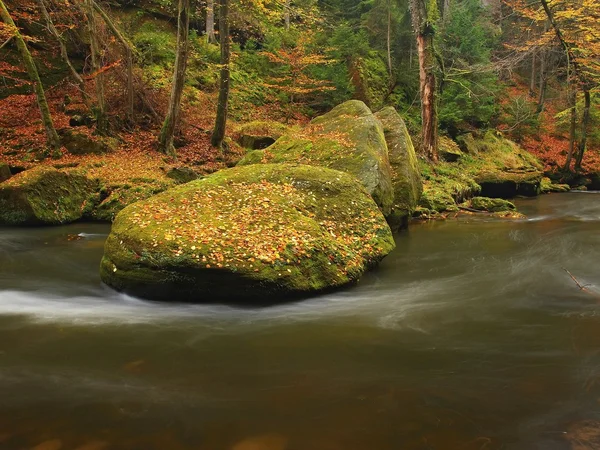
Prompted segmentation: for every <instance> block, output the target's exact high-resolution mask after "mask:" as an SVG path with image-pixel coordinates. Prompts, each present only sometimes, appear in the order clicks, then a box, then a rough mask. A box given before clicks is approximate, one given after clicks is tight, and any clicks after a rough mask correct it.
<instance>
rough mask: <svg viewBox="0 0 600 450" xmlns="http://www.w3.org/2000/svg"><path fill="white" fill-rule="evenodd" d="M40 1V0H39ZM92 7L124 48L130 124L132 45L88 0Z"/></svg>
mask: <svg viewBox="0 0 600 450" xmlns="http://www.w3.org/2000/svg"><path fill="white" fill-rule="evenodd" d="M39 1H42V0H39ZM90 1H91V2H92V3H93V5H94V9H95V10H96V11H97V12H98V14H100V17H102V20H104V23H105V24H106V25H107V26H108V28H109V29H110V31H112V33H113V34H114V35H115V37H116V38H117V39H118V40H119V42H121V45H123V47H124V48H125V60H126V62H127V121H128V122H129V124H130V125H132V124H133V123H134V121H135V108H134V98H135V95H134V88H133V54H134V46H133V44H132V43H131V42H130V41H129V39H127V38H126V37H125V36H124V35H123V33H121V30H119V28H118V27H117V26H116V25H115V23H114V22H113V21H112V20H111V18H110V17H109V16H108V14H106V11H104V10H103V9H102V8H101V7H100V5H98V3H96V2H95V1H94V0H90Z"/></svg>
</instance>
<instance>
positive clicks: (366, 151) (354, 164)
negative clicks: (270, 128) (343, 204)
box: [239, 100, 394, 216]
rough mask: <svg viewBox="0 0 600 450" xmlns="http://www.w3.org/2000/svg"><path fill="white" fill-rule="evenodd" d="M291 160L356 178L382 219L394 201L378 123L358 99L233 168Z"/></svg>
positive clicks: (251, 155) (342, 105) (255, 153)
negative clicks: (377, 208)
mask: <svg viewBox="0 0 600 450" xmlns="http://www.w3.org/2000/svg"><path fill="white" fill-rule="evenodd" d="M282 162H291V163H299V164H307V165H312V166H319V167H326V168H329V169H335V170H340V171H342V172H346V173H349V174H351V175H353V176H354V177H356V178H357V179H358V180H359V181H360V182H361V183H362V185H363V186H364V187H365V189H366V190H367V192H368V193H369V194H370V195H371V196H372V197H373V199H374V200H375V203H377V205H379V207H380V209H381V211H382V212H383V214H384V215H385V216H388V215H390V214H391V211H392V206H393V203H394V190H393V187H392V177H391V168H390V163H389V159H388V150H387V144H386V141H385V136H384V132H383V126H382V124H381V122H380V121H379V120H378V119H377V118H376V117H375V116H374V115H373V113H372V112H371V110H370V109H369V108H368V107H367V106H366V105H365V104H364V103H363V102H361V101H358V100H350V101H348V102H345V103H342V104H341V105H338V106H336V107H335V108H333V109H332V110H331V111H330V112H328V113H327V114H324V115H322V116H320V117H317V118H315V119H314V120H313V121H312V122H311V124H310V126H309V127H308V128H306V129H305V130H303V131H302V132H301V133H297V132H294V133H288V134H285V135H284V136H282V137H281V138H279V139H278V140H277V141H276V142H275V144H273V145H271V146H270V147H268V148H267V149H265V150H254V151H251V152H249V153H248V154H247V155H246V156H245V157H244V158H242V160H241V161H240V163H239V165H249V164H261V163H262V164H265V163H282Z"/></svg>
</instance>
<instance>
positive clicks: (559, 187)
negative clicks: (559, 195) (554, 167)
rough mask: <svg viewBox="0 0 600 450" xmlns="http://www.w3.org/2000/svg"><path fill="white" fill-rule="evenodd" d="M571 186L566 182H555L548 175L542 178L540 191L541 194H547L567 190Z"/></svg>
mask: <svg viewBox="0 0 600 450" xmlns="http://www.w3.org/2000/svg"><path fill="white" fill-rule="evenodd" d="M570 190H571V186H569V185H568V184H555V183H553V182H552V180H551V179H550V178H548V177H544V178H542V181H541V183H540V191H541V193H542V194H548V193H550V192H569V191H570Z"/></svg>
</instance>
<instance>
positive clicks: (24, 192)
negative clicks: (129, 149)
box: [0, 166, 98, 225]
mask: <svg viewBox="0 0 600 450" xmlns="http://www.w3.org/2000/svg"><path fill="white" fill-rule="evenodd" d="M97 190H98V182H97V181H95V180H90V179H89V178H87V177H86V176H85V175H82V174H80V173H77V172H75V171H72V172H64V171H60V170H56V169H54V168H52V167H44V166H39V167H36V168H34V169H30V170H27V171H25V172H21V173H19V174H17V175H15V176H14V177H12V178H11V179H9V180H8V181H5V182H4V183H2V184H1V185H0V224H3V225H60V224H65V223H70V222H74V221H76V220H78V219H80V218H82V217H83V216H84V215H86V214H88V213H89V212H90V211H91V209H92V208H93V206H94V203H95V202H96V201H97V194H96V192H97Z"/></svg>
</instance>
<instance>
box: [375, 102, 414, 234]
mask: <svg viewBox="0 0 600 450" xmlns="http://www.w3.org/2000/svg"><path fill="white" fill-rule="evenodd" d="M375 117H376V118H377V119H379V120H380V121H381V123H382V125H383V132H384V135H385V141H386V143H387V148H388V158H389V161H390V168H391V175H392V187H393V189H394V203H393V206H392V211H391V213H390V214H389V215H388V217H387V218H388V223H389V224H390V227H391V228H392V230H393V231H397V230H398V229H400V228H404V227H406V226H407V224H408V218H409V217H410V216H411V215H412V213H413V211H414V210H415V208H416V207H417V205H418V204H419V200H420V198H421V195H422V193H423V180H422V179H421V174H420V171H419V162H418V160H417V155H416V153H415V148H414V146H413V143H412V139H411V138H410V135H409V134H408V129H407V128H406V125H405V123H404V121H403V120H402V117H400V114H398V112H397V111H396V110H395V109H394V108H393V107H392V106H389V107H387V108H384V109H382V110H381V111H379V112H378V113H376V114H375Z"/></svg>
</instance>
